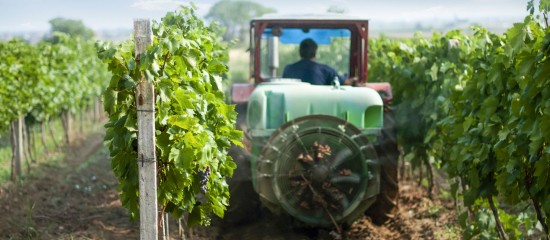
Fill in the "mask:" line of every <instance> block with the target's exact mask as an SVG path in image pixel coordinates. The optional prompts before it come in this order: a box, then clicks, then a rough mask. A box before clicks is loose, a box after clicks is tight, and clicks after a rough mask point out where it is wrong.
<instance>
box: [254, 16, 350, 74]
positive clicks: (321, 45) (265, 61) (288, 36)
mask: <svg viewBox="0 0 550 240" xmlns="http://www.w3.org/2000/svg"><path fill="white" fill-rule="evenodd" d="M306 38H311V39H313V40H314V41H315V42H316V43H317V46H318V48H317V54H316V57H315V61H316V62H318V63H322V64H325V65H328V66H330V67H332V68H334V69H335V70H336V71H337V72H338V74H339V75H340V76H344V77H345V76H346V75H347V74H348V73H349V60H350V56H349V55H350V38H351V32H350V30H349V29H324V28H311V29H304V28H280V27H278V28H266V29H265V31H264V32H263V34H262V41H261V46H260V47H261V76H262V78H263V79H274V78H281V77H282V75H283V70H284V68H285V66H287V65H288V64H291V63H294V62H296V61H298V60H300V54H299V45H300V42H301V41H302V40H304V39H306Z"/></svg>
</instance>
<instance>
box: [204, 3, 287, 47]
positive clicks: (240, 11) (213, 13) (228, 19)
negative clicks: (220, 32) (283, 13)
mask: <svg viewBox="0 0 550 240" xmlns="http://www.w3.org/2000/svg"><path fill="white" fill-rule="evenodd" d="M274 12H276V10H275V9H273V8H269V7H264V6H262V5H261V4H259V3H257V2H252V1H246V0H245V1H241V0H238V1H232V0H221V1H218V2H217V3H216V4H214V6H212V7H211V8H210V10H209V11H208V14H206V16H205V18H206V19H208V20H212V21H218V22H219V23H220V25H221V26H222V27H224V28H226V31H225V33H224V37H223V38H224V40H226V41H230V40H233V39H235V38H237V39H239V40H240V41H244V40H246V39H247V38H246V36H248V29H249V27H248V25H249V22H250V20H251V19H252V18H255V17H260V16H262V15H264V14H267V13H274Z"/></svg>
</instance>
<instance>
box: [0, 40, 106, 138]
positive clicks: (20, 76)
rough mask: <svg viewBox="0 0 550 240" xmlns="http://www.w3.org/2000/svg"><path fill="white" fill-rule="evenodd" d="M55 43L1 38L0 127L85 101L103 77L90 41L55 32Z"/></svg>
mask: <svg viewBox="0 0 550 240" xmlns="http://www.w3.org/2000/svg"><path fill="white" fill-rule="evenodd" d="M56 36H57V37H58V39H59V42H58V43H57V44H51V43H49V42H41V43H39V44H38V45H31V44H28V43H26V42H23V41H21V40H17V39H14V40H11V41H8V42H1V43H0V57H1V58H2V59H3V61H2V62H0V76H2V81H1V82H0V104H2V106H3V107H2V108H0V132H3V131H4V130H6V129H7V127H8V126H9V122H11V121H12V120H14V119H16V118H17V117H18V116H21V115H23V116H28V117H31V118H32V119H35V120H37V121H40V122H41V121H45V120H48V119H49V118H50V117H51V116H57V115H58V114H59V113H61V112H62V111H69V112H71V113H76V111H78V110H80V109H83V108H85V107H87V106H90V105H91V104H92V102H93V101H95V100H96V99H97V98H98V97H99V95H100V93H101V89H102V88H103V86H104V84H105V81H104V80H103V79H106V78H107V76H108V75H107V72H106V68H105V66H104V65H103V64H102V63H101V62H100V61H99V59H98V58H97V57H96V56H95V55H94V52H95V48H94V45H93V43H92V42H91V41H84V40H81V39H80V38H77V37H69V36H67V35H65V34H62V33H56Z"/></svg>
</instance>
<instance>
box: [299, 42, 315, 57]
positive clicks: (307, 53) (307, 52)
mask: <svg viewBox="0 0 550 240" xmlns="http://www.w3.org/2000/svg"><path fill="white" fill-rule="evenodd" d="M316 53H317V43H316V42H315V41H313V39H311V38H306V39H304V40H302V42H301V43H300V57H301V58H304V59H311V58H313V57H315V54H316Z"/></svg>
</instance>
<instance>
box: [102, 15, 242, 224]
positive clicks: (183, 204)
mask: <svg viewBox="0 0 550 240" xmlns="http://www.w3.org/2000/svg"><path fill="white" fill-rule="evenodd" d="M194 11H195V10H194V8H193V7H191V8H188V7H181V8H180V9H178V10H177V11H175V12H170V13H168V14H167V15H166V16H165V17H164V18H162V20H161V21H160V22H153V24H152V31H153V36H154V38H153V44H152V46H150V47H148V48H147V51H146V52H145V53H144V54H141V57H140V59H135V58H134V43H133V41H132V40H129V41H126V42H124V43H122V44H120V45H118V46H110V45H109V44H107V43H105V44H102V45H101V46H100V47H99V49H98V55H99V56H100V58H102V59H103V60H104V61H105V62H106V63H108V65H109V70H110V71H111V73H112V75H113V77H112V78H111V82H110V84H109V87H108V88H107V89H106V90H105V92H104V94H103V100H104V107H105V109H106V111H107V113H108V115H109V122H108V123H107V124H106V125H105V127H106V128H107V134H106V136H105V142H106V143H107V146H108V148H109V150H110V155H111V156H112V162H111V166H112V168H113V171H114V172H115V174H116V176H117V177H118V178H119V186H120V190H121V200H122V203H123V205H124V206H125V207H126V208H128V209H129V211H130V213H131V216H132V217H134V218H135V217H137V215H138V213H139V211H138V200H139V198H138V196H139V193H138V179H137V171H138V163H137V160H136V159H137V153H136V150H137V146H136V145H137V139H136V134H138V133H137V123H136V108H135V102H136V100H135V94H134V91H135V88H134V86H135V85H136V83H137V82H138V81H139V77H140V76H141V73H143V74H144V75H145V77H146V79H147V81H150V82H152V83H153V85H154V87H155V96H156V102H155V108H156V115H155V118H156V119H155V127H156V139H157V140H156V143H155V145H156V152H157V154H156V155H157V168H158V173H157V174H158V175H157V176H158V202H159V205H161V207H162V209H164V211H166V212H169V213H172V214H173V215H175V216H176V217H179V216H181V215H182V214H183V213H189V224H190V225H192V224H195V223H201V224H208V223H209V215H210V213H214V214H215V215H217V216H220V217H222V216H223V213H224V211H225V209H226V206H227V205H228V198H229V193H228V188H227V184H226V182H225V178H226V177H230V176H231V175H232V173H233V170H234V169H235V167H236V165H235V163H234V162H233V161H232V159H231V157H230V156H229V155H227V149H228V148H229V147H230V146H231V144H236V145H241V143H240V139H241V132H240V131H238V130H235V129H234V124H235V120H236V113H235V111H234V106H232V105H227V104H226V103H225V102H224V94H223V92H222V78H223V77H225V75H226V74H227V70H228V69H227V66H226V62H227V60H228V55H227V47H226V46H225V44H223V43H222V42H221V39H219V35H218V29H217V27H216V26H215V25H211V26H207V25H205V24H204V23H203V22H202V21H201V20H200V19H199V18H198V17H197V16H196V15H195V12H194ZM138 62H139V67H138V64H137V63H138ZM203 196H204V197H203ZM203 198H204V199H203Z"/></svg>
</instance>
